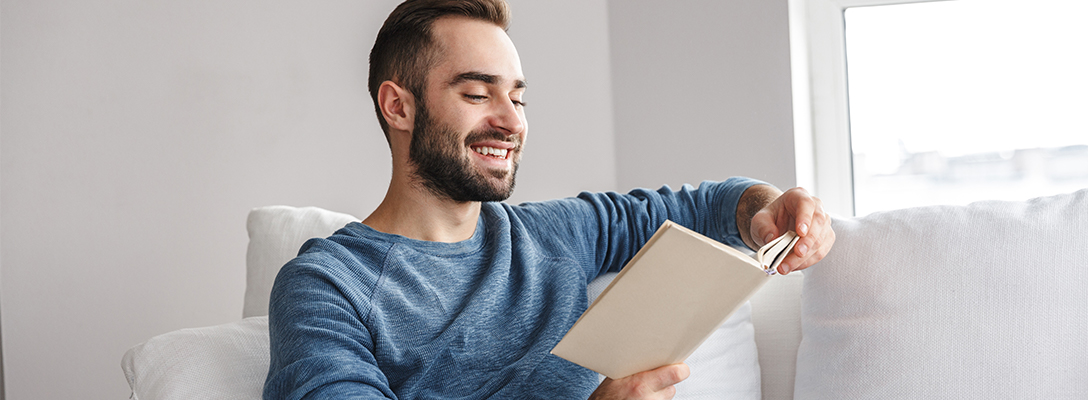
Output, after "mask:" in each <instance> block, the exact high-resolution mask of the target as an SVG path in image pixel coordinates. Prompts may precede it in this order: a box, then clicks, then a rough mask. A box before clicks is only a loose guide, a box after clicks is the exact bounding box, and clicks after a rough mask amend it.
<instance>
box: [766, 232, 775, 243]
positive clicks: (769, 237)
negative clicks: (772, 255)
mask: <svg viewBox="0 0 1088 400" xmlns="http://www.w3.org/2000/svg"><path fill="white" fill-rule="evenodd" d="M772 240H774V234H773V233H768V234H767V236H764V237H763V243H770V242H771V241H772Z"/></svg>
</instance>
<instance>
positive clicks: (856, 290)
mask: <svg viewBox="0 0 1088 400" xmlns="http://www.w3.org/2000/svg"><path fill="white" fill-rule="evenodd" d="M355 220H357V219H355V218H354V217H352V216H349V215H345V214H339V213H334V212H330V211H326V210H321V209H317V208H292V207H283V206H273V207H264V208H259V209H255V210H253V211H251V213H250V215H249V220H248V229H249V234H250V244H249V248H248V253H247V288H246V296H245V306H244V308H245V309H244V313H243V316H244V317H245V318H244V319H242V320H240V321H237V322H234V323H229V324H225V325H219V326H213V327H205V328H195V329H184V330H180V331H176V332H170V333H166V334H163V335H160V336H157V337H155V338H152V339H150V340H148V341H147V342H145V343H142V344H139V345H137V346H135V347H133V348H132V349H130V350H129V351H128V352H127V353H126V354H125V355H124V357H123V360H122V369H123V370H124V372H125V375H126V377H127V379H128V382H129V384H130V386H131V387H132V391H133V398H134V399H136V400H154V399H198V398H201V399H203V398H207V399H211V398H215V399H258V398H260V392H261V385H262V384H263V382H264V377H265V373H266V372H267V365H268V357H269V356H268V336H267V317H265V316H264V315H265V314H266V312H267V301H268V300H267V299H268V293H269V291H270V289H271V284H272V281H273V279H274V277H275V273H276V271H277V270H278V269H279V267H280V266H281V265H282V264H283V263H284V262H286V261H287V260H288V259H290V258H291V257H293V255H294V253H295V252H296V251H297V248H298V247H299V245H300V244H301V243H302V242H303V241H305V240H306V239H307V238H310V237H319V236H326V235H328V234H329V233H331V232H333V231H334V230H335V229H336V228H338V227H340V226H343V225H344V224H345V223H348V222H350V221H355ZM834 226H835V229H836V232H837V235H838V242H837V244H836V247H835V248H834V249H833V251H832V252H831V253H830V254H829V255H828V256H827V258H826V259H825V260H824V261H823V262H822V263H820V264H818V265H816V266H814V267H813V268H811V269H809V270H808V271H806V273H805V274H804V275H802V274H799V273H794V274H790V275H788V276H780V277H776V278H774V279H772V281H771V282H770V283H769V284H768V285H767V286H766V287H765V288H764V289H762V290H761V291H760V292H759V293H757V295H756V296H755V297H754V298H753V299H752V301H751V307H750V308H748V307H746V308H743V309H742V310H741V311H739V312H738V313H737V314H736V315H734V316H733V317H732V318H730V320H729V321H727V322H726V323H725V324H723V326H722V328H720V329H719V330H718V331H717V332H716V333H715V334H714V335H713V336H712V337H711V338H710V339H709V340H708V341H707V342H706V343H704V345H703V346H702V347H700V349H699V350H698V351H697V352H696V353H695V354H694V355H692V357H691V358H690V359H689V360H688V363H689V365H691V367H692V371H693V375H692V377H691V378H690V379H689V380H688V381H685V382H684V383H681V385H680V386H678V396H677V398H689V399H690V398H707V399H714V398H755V399H758V398H762V399H791V398H796V399H917V398H925V399H975V398H1007V399H1039V398H1046V399H1086V398H1088V189H1086V190H1082V191H1079V192H1077V193H1072V194H1066V195H1060V196H1052V197H1046V198H1039V199H1034V200H1031V201H1027V202H981V203H975V204H972V205H970V206H957V207H953V206H943V207H922V208H913V209H905V210H897V211H891V212H885V213H877V214H873V215H870V216H867V217H862V218H836V219H835V221H834ZM604 284H605V282H603V281H598V282H594V284H592V285H591V287H590V293H589V295H590V296H593V295H594V293H593V292H594V291H599V290H600V289H601V288H603V285H604ZM802 298H803V301H802ZM802 328H803V329H802ZM802 332H803V333H804V335H803V336H802Z"/></svg>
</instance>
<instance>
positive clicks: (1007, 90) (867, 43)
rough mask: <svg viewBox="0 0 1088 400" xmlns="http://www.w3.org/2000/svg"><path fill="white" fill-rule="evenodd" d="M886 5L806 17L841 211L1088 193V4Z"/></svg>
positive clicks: (818, 146)
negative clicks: (1086, 19) (1087, 19)
mask: <svg viewBox="0 0 1088 400" xmlns="http://www.w3.org/2000/svg"><path fill="white" fill-rule="evenodd" d="M799 3H800V2H798V1H795V2H793V3H791V7H794V6H795V5H797V4H799ZM886 3H892V2H891V1H873V0H869V1H865V0H858V1H849V0H841V1H829V0H813V1H806V2H805V3H804V4H801V6H802V10H803V12H805V13H807V15H806V16H805V22H806V23H807V24H808V26H807V27H806V29H805V32H807V33H808V37H807V39H809V40H810V46H809V47H808V49H807V50H808V51H809V52H810V55H811V57H806V61H810V62H811V65H810V67H811V69H810V70H809V71H810V73H811V75H810V76H811V77H812V79H811V82H812V97H811V99H812V100H811V101H812V103H811V110H812V114H811V115H812V121H813V131H814V132H815V136H814V137H815V140H814V142H813V147H812V148H815V152H814V156H813V158H814V161H813V162H811V163H809V164H808V165H815V175H814V178H813V180H814V181H815V185H814V186H815V187H816V192H817V194H818V195H820V196H821V197H824V200H825V202H827V201H829V200H830V202H831V203H833V204H831V206H830V208H831V209H832V212H835V213H837V214H840V215H843V214H845V215H850V214H856V215H865V214H868V213H870V212H873V211H878V210H887V209H895V208H902V207H911V206H920V205H928V204H966V203H968V202H970V201H975V200H984V199H1001V200H1021V199H1026V198H1029V197H1035V196H1042V195H1050V194H1055V193H1063V192H1070V191H1074V190H1077V189H1080V188H1086V187H1088V97H1086V95H1088V72H1085V71H1088V53H1086V51H1085V50H1083V49H1084V48H1088V28H1086V27H1085V25H1084V24H1082V23H1081V21H1079V19H1083V17H1084V16H1085V15H1088V2H1083V1H1080V0H1031V1H1027V0H956V1H941V2H924V3H914V4H886ZM885 4H886V5H885ZM804 6H807V9H804V8H805V7H804ZM791 12H795V11H794V10H792V9H791ZM793 17H794V18H796V17H797V15H796V14H795V15H794V16H793ZM844 28H845V29H844ZM836 31H837V32H836ZM828 53H833V54H830V55H829V54H828ZM794 56H795V57H797V56H798V54H797V48H795V49H794ZM797 67H798V66H797V65H796V64H795V69H797ZM802 79H804V77H802ZM796 81H797V77H796V76H795V82H796ZM847 88H848V89H847ZM802 95H803V94H802ZM797 96H798V94H797V93H795V97H797ZM806 106H807V105H802V107H806ZM806 108H807V107H806ZM804 134H805V132H799V136H802V135H804ZM829 149H830V150H831V151H828V150H829Z"/></svg>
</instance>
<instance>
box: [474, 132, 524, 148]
mask: <svg viewBox="0 0 1088 400" xmlns="http://www.w3.org/2000/svg"><path fill="white" fill-rule="evenodd" d="M484 140H494V141H498V142H507V143H513V144H514V150H516V151H520V150H521V136H520V135H509V134H506V133H503V132H502V131H500V130H498V129H494V128H492V129H485V130H480V131H475V132H472V133H469V134H468V136H466V137H465V145H466V146H467V145H470V144H472V143H476V142H481V141H484Z"/></svg>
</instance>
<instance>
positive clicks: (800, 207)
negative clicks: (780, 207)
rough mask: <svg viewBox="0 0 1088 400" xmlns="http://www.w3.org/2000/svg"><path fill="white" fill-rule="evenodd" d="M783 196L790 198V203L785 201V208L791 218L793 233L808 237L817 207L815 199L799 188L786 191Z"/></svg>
mask: <svg viewBox="0 0 1088 400" xmlns="http://www.w3.org/2000/svg"><path fill="white" fill-rule="evenodd" d="M783 196H790V199H789V200H791V201H786V207H788V209H787V211H788V213H789V214H790V215H791V216H793V222H794V225H793V230H794V232H797V235H798V236H801V237H805V236H808V234H809V231H810V229H811V228H812V219H813V218H812V217H813V215H812V214H814V213H815V212H816V208H817V206H818V204H817V203H816V198H815V197H812V196H811V195H809V194H808V191H806V190H805V189H802V188H799V187H797V188H793V189H790V190H787V191H786V193H784V194H783Z"/></svg>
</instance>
